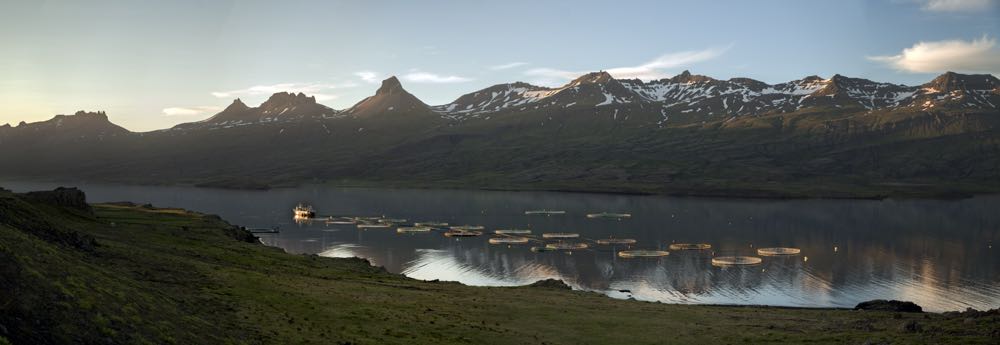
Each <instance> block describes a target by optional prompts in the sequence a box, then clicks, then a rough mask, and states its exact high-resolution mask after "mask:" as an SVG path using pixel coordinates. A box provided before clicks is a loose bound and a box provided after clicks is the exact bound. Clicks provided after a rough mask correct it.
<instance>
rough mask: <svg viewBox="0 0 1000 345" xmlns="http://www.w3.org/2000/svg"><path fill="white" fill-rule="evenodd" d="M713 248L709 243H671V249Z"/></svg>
mask: <svg viewBox="0 0 1000 345" xmlns="http://www.w3.org/2000/svg"><path fill="white" fill-rule="evenodd" d="M706 249H712V245H711V244H708V243H671V244H670V250H706Z"/></svg>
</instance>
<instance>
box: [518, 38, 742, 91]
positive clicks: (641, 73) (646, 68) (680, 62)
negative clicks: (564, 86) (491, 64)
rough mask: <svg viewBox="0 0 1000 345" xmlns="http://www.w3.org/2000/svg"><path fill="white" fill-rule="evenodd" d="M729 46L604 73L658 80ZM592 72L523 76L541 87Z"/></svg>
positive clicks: (662, 57) (545, 71) (548, 70)
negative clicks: (530, 78)
mask: <svg viewBox="0 0 1000 345" xmlns="http://www.w3.org/2000/svg"><path fill="white" fill-rule="evenodd" d="M730 47H731V45H730V46H725V47H713V48H708V49H704V50H688V51H682V52H677V53H669V54H664V55H660V56H659V57H657V58H655V59H653V60H652V61H649V62H646V63H644V64H640V65H637V66H627V67H615V68H609V69H607V70H606V71H607V72H608V73H610V74H611V75H612V76H614V77H615V78H623V79H634V78H638V79H643V80H651V79H660V78H666V77H668V76H670V74H669V73H667V71H666V70H668V69H674V68H678V67H682V66H686V65H690V64H694V63H697V62H701V61H705V60H711V59H714V58H716V57H719V56H721V55H722V54H724V53H725V52H726V51H727V50H729V48H730ZM587 72H593V71H567V70H561V69H554V68H533V69H530V70H527V71H525V72H524V74H525V75H528V76H533V77H537V78H538V79H537V80H536V81H535V82H537V83H540V84H542V85H552V84H553V82H554V81H556V80H569V79H574V78H576V77H579V76H581V75H583V74H585V73H587Z"/></svg>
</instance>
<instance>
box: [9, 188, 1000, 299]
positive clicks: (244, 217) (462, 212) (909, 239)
mask: <svg viewBox="0 0 1000 345" xmlns="http://www.w3.org/2000/svg"><path fill="white" fill-rule="evenodd" d="M0 185H2V186H4V187H6V188H12V189H14V190H16V191H26V190H34V189H50V188H53V187H54V186H56V184H37V183H0ZM76 185H78V186H80V187H83V188H84V189H85V191H86V192H87V193H88V196H89V197H90V199H91V200H94V201H119V200H130V201H135V202H143V203H146V202H149V203H153V204H154V205H156V206H176V207H185V208H190V209H194V210H199V211H203V212H208V213H216V214H219V215H221V216H223V217H224V218H225V219H227V220H229V221H231V222H233V223H236V224H240V225H246V226H251V227H271V226H280V228H281V232H280V233H278V234H261V235H260V236H261V238H262V240H263V241H264V243H266V244H268V245H272V246H277V247H281V248H284V249H285V250H287V251H289V252H293V253H317V254H320V255H324V256H332V257H350V256H359V257H364V258H367V259H369V260H370V261H372V263H373V264H376V265H380V266H385V267H386V268H387V269H388V270H389V271H392V272H399V273H403V274H406V275H408V276H410V277H414V278H417V279H428V280H432V279H441V280H454V281H459V282H462V283H465V284H472V285H521V284H527V283H531V282H533V281H536V280H539V279H546V278H556V279H562V280H564V281H566V282H567V283H568V284H570V285H572V286H574V287H575V288H579V289H586V290H593V291H600V292H603V293H607V294H608V295H611V296H614V297H634V298H636V299H641V300H657V301H667V302H680V303H751V304H770V305H787V306H838V307H850V306H853V305H854V304H856V303H857V302H859V301H863V300H868V299H875V298H895V299H906V300H912V301H914V302H916V303H918V304H920V305H922V306H924V307H925V309H927V310H937V311H941V310H956V309H963V308H965V307H974V308H979V309H983V308H995V307H997V306H998V305H1000V288H998V286H1000V255H997V252H996V250H997V249H995V248H993V247H995V246H992V244H993V243H996V242H997V240H998V237H1000V230H998V229H1000V214H998V213H997V212H995V211H994V210H995V209H996V208H997V206H998V205H1000V197H996V196H989V197H979V198H975V199H969V200H949V201H943V200H905V201H892V200H890V201H867V200H775V201H768V200H729V199H695V198H668V197H648V196H645V197H644V196H623V195H592V194H566V193H534V192H521V193H518V192H483V191H452V190H373V189H367V190H366V189H338V188H328V187H319V186H307V187H302V188H295V189H278V190H271V191H231V190H212V189H197V188H186V187H137V186H115V185H88V184H76ZM299 202H307V203H309V204H311V205H313V206H314V207H315V208H316V211H317V213H318V214H319V215H362V216H363V215H387V216H389V217H392V218H406V219H409V220H410V221H435V222H448V223H451V224H473V225H485V226H486V227H487V229H489V230H492V229H500V228H518V229H520V228H526V229H531V230H533V236H534V237H536V238H537V237H539V235H540V234H541V233H544V232H572V233H579V234H580V237H581V239H582V240H583V241H589V243H590V244H591V248H589V249H586V250H574V251H572V252H571V253H568V252H537V253H536V252H532V251H531V250H530V247H531V246H538V245H540V242H532V243H531V244H530V245H510V246H507V245H491V244H488V243H487V237H486V236H483V237H473V238H446V237H443V236H441V234H440V233H436V232H432V233H412V234H397V233H396V229H395V227H393V228H385V229H367V230H359V229H357V228H356V227H355V226H353V225H342V224H327V222H324V221H313V222H301V223H299V224H296V223H294V222H293V221H292V218H291V214H290V210H291V208H292V207H293V206H295V205H296V204H297V203H299ZM541 209H547V210H565V211H566V212H567V213H566V214H565V215H548V216H547V215H525V214H524V211H525V210H541ZM600 212H622V213H625V212H627V213H629V214H631V215H632V217H629V218H622V219H605V218H595V219H588V218H587V217H586V216H585V215H586V214H588V213H600ZM612 237H613V238H631V239H636V241H637V243H636V244H635V245H633V246H631V248H632V249H648V250H668V246H669V245H670V244H671V243H709V244H711V245H712V249H710V250H704V251H676V250H674V251H671V254H670V255H669V256H666V257H662V258H655V259H649V258H644V259H624V258H619V257H618V256H617V255H616V250H620V249H623V248H624V246H618V247H616V248H612V247H611V246H605V245H597V244H596V243H594V242H593V240H596V239H606V238H612ZM760 247H795V248H800V249H801V251H802V253H801V255H799V256H790V257H765V258H764V259H763V262H762V263H761V264H759V265H756V266H750V267H713V266H712V265H711V257H712V256H713V255H716V256H719V255H756V249H757V248H760ZM806 258H808V260H806Z"/></svg>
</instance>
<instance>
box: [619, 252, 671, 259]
mask: <svg viewBox="0 0 1000 345" xmlns="http://www.w3.org/2000/svg"><path fill="white" fill-rule="evenodd" d="M667 255H670V252H668V251H665V250H623V251H620V252H618V257H621V258H626V259H636V258H660V257H664V256H667Z"/></svg>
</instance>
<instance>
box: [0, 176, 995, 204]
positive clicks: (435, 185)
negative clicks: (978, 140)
mask: <svg viewBox="0 0 1000 345" xmlns="http://www.w3.org/2000/svg"><path fill="white" fill-rule="evenodd" d="M4 181H8V182H17V183H39V184H41V183H50V184H64V185H65V184H75V183H80V184H104V185H122V186H150V187H193V188H203V189H220V190H238V191H269V190H274V189H294V188H299V187H305V186H311V185H314V186H329V187H335V188H356V189H390V190H393V189H400V190H402V189H412V190H454V191H496V192H550V193H568V194H598V195H629V196H661V197H675V198H708V199H748V200H873V201H883V200H962V199H970V198H974V197H977V196H990V195H998V194H1000V187H997V188H996V190H994V189H992V188H993V187H987V188H986V189H984V190H981V191H978V192H971V191H966V190H960V189H950V190H939V191H930V192H927V191H922V192H915V191H914V190H907V191H906V192H895V193H893V192H882V191H881V190H879V191H877V192H876V193H867V192H866V193H851V192H846V193H830V192H791V191H775V190H754V189H744V188H732V189H712V188H684V187H681V188H675V189H672V190H664V191H650V190H640V189H634V188H623V189H617V190H615V189H609V188H586V187H584V188H573V187H547V186H544V185H541V186H532V185H526V186H507V187H504V186H482V187H476V186H472V185H469V184H463V183H448V182H430V183H413V182H400V181H363V180H320V181H309V182H296V183H276V184H273V185H271V184H255V185H253V186H251V187H247V186H245V185H242V184H241V185H228V184H216V183H205V182H164V183H150V182H128V181H116V180H91V181H72V180H71V179H48V178H44V179H37V178H19V177H3V176H0V183H3V182H4ZM830 187H834V186H830ZM851 187H854V188H861V187H870V186H860V185H851ZM916 187H917V186H915V188H916ZM919 187H927V186H919ZM917 189H919V188H917Z"/></svg>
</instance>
